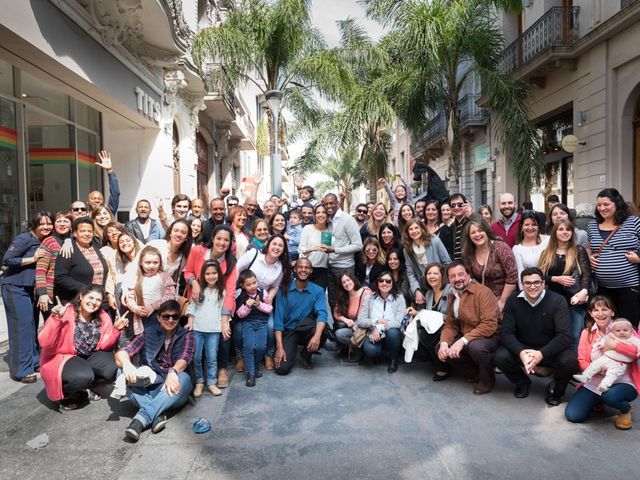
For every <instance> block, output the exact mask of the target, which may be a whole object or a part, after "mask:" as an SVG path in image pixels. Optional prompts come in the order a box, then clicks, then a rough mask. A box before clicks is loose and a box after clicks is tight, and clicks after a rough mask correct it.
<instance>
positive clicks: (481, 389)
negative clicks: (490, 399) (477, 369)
mask: <svg viewBox="0 0 640 480" xmlns="http://www.w3.org/2000/svg"><path fill="white" fill-rule="evenodd" d="M492 389H493V385H484V384H482V383H478V384H477V385H476V388H474V389H473V394H474V395H484V394H485V393H489V392H490V391H491V390H492Z"/></svg>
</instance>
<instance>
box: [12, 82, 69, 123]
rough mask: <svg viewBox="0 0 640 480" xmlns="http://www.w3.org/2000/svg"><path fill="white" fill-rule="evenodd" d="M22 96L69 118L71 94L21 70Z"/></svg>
mask: <svg viewBox="0 0 640 480" xmlns="http://www.w3.org/2000/svg"><path fill="white" fill-rule="evenodd" d="M20 78H21V86H20V92H19V93H20V95H19V96H20V98H21V99H22V100H23V101H25V102H27V103H30V104H32V105H34V106H36V107H38V108H41V109H42V110H46V111H47V112H50V113H53V114H54V115H57V116H59V117H62V118H65V119H68V118H69V96H68V95H66V94H64V93H62V92H60V91H58V90H56V89H54V88H52V87H50V86H49V85H47V84H46V83H44V82H41V81H40V80H38V79H37V78H34V77H32V76H31V75H29V74H28V73H25V72H20Z"/></svg>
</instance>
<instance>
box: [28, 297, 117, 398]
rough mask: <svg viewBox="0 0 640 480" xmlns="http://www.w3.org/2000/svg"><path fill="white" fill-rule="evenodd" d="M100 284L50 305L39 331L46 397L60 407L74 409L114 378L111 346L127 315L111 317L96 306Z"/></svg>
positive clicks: (114, 343) (42, 374) (98, 302)
mask: <svg viewBox="0 0 640 480" xmlns="http://www.w3.org/2000/svg"><path fill="white" fill-rule="evenodd" d="M103 297H104V289H103V288H102V287H101V286H98V285H91V286H88V287H85V288H84V289H83V290H82V292H81V293H80V294H79V295H78V297H77V298H76V299H75V300H74V301H73V302H72V303H70V304H68V305H66V306H62V305H61V304H60V303H58V305H57V306H56V307H54V308H53V314H52V315H51V316H50V317H49V319H48V320H47V322H46V323H45V325H44V328H43V329H42V331H41V332H40V335H38V341H39V342H40V347H41V348H42V351H41V361H40V374H41V376H42V380H43V381H44V386H45V389H46V392H47V396H48V397H49V399H50V400H52V401H59V402H60V409H61V410H75V409H77V408H79V407H81V406H82V405H83V404H85V403H86V402H87V400H88V399H89V398H90V396H91V397H92V398H94V399H99V398H100V397H98V396H97V395H95V394H94V393H93V392H90V390H89V389H90V388H91V386H92V385H95V384H104V383H110V382H112V381H113V380H114V379H115V377H116V371H117V367H116V363H115V359H114V354H113V347H114V346H115V345H116V343H117V341H118V338H119V337H120V330H122V329H123V328H124V327H125V326H126V325H127V323H128V320H127V319H126V318H125V317H122V318H118V319H117V320H116V322H115V323H112V322H111V318H110V317H109V315H108V314H107V313H106V312H105V311H104V310H101V309H100V305H101V303H102V299H103Z"/></svg>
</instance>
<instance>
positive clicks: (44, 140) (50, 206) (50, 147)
mask: <svg viewBox="0 0 640 480" xmlns="http://www.w3.org/2000/svg"><path fill="white" fill-rule="evenodd" d="M26 121H27V145H28V148H27V155H28V159H29V184H28V195H29V198H28V200H29V208H28V210H29V215H30V216H31V215H33V214H34V213H35V212H37V211H39V210H43V209H46V210H50V211H52V212H57V211H60V210H67V209H68V208H69V205H70V204H71V202H72V201H73V200H75V199H76V198H78V197H77V191H76V185H77V183H76V162H75V146H74V140H73V138H74V135H73V126H71V125H69V124H67V123H64V122H62V121H60V120H56V119H54V118H53V117H50V116H48V115H45V114H41V113H39V112H35V111H33V110H30V109H27V111H26Z"/></svg>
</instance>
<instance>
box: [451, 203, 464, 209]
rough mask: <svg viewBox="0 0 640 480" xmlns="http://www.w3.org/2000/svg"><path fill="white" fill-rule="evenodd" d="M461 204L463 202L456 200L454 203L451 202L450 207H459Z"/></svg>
mask: <svg viewBox="0 0 640 480" xmlns="http://www.w3.org/2000/svg"><path fill="white" fill-rule="evenodd" d="M463 205H464V203H463V202H459V203H458V202H456V203H452V204H451V208H460V207H462V206H463Z"/></svg>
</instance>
